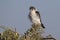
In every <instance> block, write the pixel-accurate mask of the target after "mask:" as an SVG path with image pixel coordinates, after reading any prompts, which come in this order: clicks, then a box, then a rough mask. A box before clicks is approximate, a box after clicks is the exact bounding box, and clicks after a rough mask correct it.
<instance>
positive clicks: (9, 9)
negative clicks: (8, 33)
mask: <svg viewBox="0 0 60 40" xmlns="http://www.w3.org/2000/svg"><path fill="white" fill-rule="evenodd" d="M30 6H35V7H36V8H37V9H38V10H39V11H40V14H41V18H42V22H43V24H44V25H45V27H46V29H45V33H46V34H52V35H53V37H55V38H56V39H57V40H60V0H0V25H5V26H9V27H11V26H12V27H16V29H17V32H19V33H20V34H22V33H24V32H25V31H26V30H27V29H29V28H30V25H31V23H30V21H29V19H28V14H29V7H30ZM1 31H2V29H1V28H0V32H1Z"/></svg>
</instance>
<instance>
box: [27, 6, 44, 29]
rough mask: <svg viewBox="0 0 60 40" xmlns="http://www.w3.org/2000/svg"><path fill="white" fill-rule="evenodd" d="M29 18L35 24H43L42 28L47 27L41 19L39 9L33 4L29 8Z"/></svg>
mask: <svg viewBox="0 0 60 40" xmlns="http://www.w3.org/2000/svg"><path fill="white" fill-rule="evenodd" d="M29 10H30V11H29V15H28V16H29V19H30V21H31V22H32V23H33V24H35V25H38V24H39V25H41V27H42V28H45V27H44V25H43V24H42V21H41V16H40V13H39V11H37V9H36V8H35V7H33V6H31V7H30V8H29Z"/></svg>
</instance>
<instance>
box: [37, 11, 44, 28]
mask: <svg viewBox="0 0 60 40" xmlns="http://www.w3.org/2000/svg"><path fill="white" fill-rule="evenodd" d="M36 14H37V16H38V17H39V18H40V22H41V26H42V27H43V28H45V26H44V25H43V23H42V20H41V16H40V13H39V11H36Z"/></svg>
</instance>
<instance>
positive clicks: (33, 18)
mask: <svg viewBox="0 0 60 40" xmlns="http://www.w3.org/2000/svg"><path fill="white" fill-rule="evenodd" d="M31 17H32V22H33V23H35V24H41V22H40V18H39V17H38V16H37V15H36V13H35V11H34V10H33V11H32V12H31Z"/></svg>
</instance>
